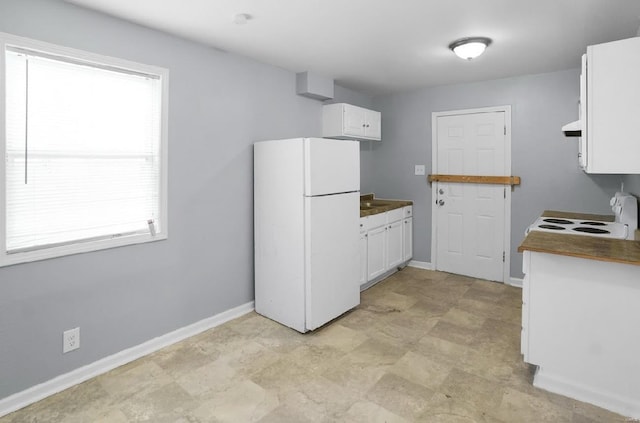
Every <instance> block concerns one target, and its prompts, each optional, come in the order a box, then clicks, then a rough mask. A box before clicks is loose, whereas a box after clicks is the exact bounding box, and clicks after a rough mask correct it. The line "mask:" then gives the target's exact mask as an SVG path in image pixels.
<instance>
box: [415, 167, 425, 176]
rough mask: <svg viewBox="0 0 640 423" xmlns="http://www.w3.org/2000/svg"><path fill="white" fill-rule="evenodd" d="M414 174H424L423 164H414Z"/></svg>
mask: <svg viewBox="0 0 640 423" xmlns="http://www.w3.org/2000/svg"><path fill="white" fill-rule="evenodd" d="M415 174H416V175H424V174H425V166H424V165H416V170H415Z"/></svg>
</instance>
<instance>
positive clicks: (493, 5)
mask: <svg viewBox="0 0 640 423" xmlns="http://www.w3.org/2000/svg"><path fill="white" fill-rule="evenodd" d="M66 1H68V2H70V3H75V4H78V5H81V6H85V7H87V8H91V9H95V10H98V11H101V12H104V13H108V14H111V15H114V16H118V17H121V18H123V19H127V20H131V21H133V22H136V23H139V24H141V25H145V26H148V27H152V28H157V29H159V30H162V31H166V32H170V33H173V34H176V35H179V36H181V37H184V38H188V39H191V40H194V41H197V42H200V43H204V44H207V45H210V46H213V47H216V48H219V49H221V50H225V51H229V52H233V53H237V54H241V55H244V56H248V57H252V58H254V59H256V60H259V61H261V62H264V63H269V64H272V65H275V66H279V67H281V68H284V69H288V70H291V71H294V72H302V71H312V72H316V73H318V74H321V75H324V76H327V77H330V78H334V79H335V80H336V82H337V83H338V84H340V85H342V86H345V87H350V88H353V89H356V90H360V91H363V92H366V93H370V94H383V93H390V92H397V91H405V90H411V89H416V88H419V87H426V86H434V85H446V84H453V83H460V82H469V81H480V80H488V79H496V78H503V77H509V76H515V75H523V74H535V73H542V72H550V71H556V70H561V69H569V68H576V67H579V66H580V56H581V54H582V53H583V52H584V51H585V49H586V46H587V45H590V44H597V43H601V42H607V41H613V40H618V39H623V38H629V37H632V36H635V35H636V34H637V33H638V27H639V25H640V0H529V1H523V0H482V1H479V0H161V1H158V0H135V1H131V0H66ZM238 13H246V14H248V15H250V16H251V19H250V20H249V21H248V22H247V23H246V24H245V25H237V24H235V23H234V20H233V18H234V16H235V15H236V14H238ZM466 36H485V37H490V38H492V39H493V44H492V45H491V46H490V47H489V48H488V49H487V51H486V53H485V54H484V55H483V56H481V57H479V58H478V59H475V60H473V61H471V62H466V61H463V60H461V59H459V58H457V57H456V56H455V55H454V54H453V53H452V52H451V51H450V50H448V48H447V46H448V45H449V43H450V42H451V41H453V40H455V39H457V38H461V37H466Z"/></svg>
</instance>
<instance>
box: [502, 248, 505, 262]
mask: <svg viewBox="0 0 640 423" xmlns="http://www.w3.org/2000/svg"><path fill="white" fill-rule="evenodd" d="M504 256H505V254H504V251H503V252H502V262H503V263H504Z"/></svg>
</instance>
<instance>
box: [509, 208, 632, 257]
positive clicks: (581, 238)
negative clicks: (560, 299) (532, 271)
mask: <svg viewBox="0 0 640 423" xmlns="http://www.w3.org/2000/svg"><path fill="white" fill-rule="evenodd" d="M542 216H544V217H557V218H566V219H585V220H602V221H611V220H610V218H611V216H602V215H593V214H584V213H570V212H555V211H549V210H546V211H545V212H544V213H543V214H542ZM603 217H604V218H607V220H605V219H602V218H603ZM523 251H535V252H539V253H548V254H559V255H563V256H571V257H579V258H585V259H590V260H600V261H611V262H616V263H624V264H633V265H637V266H640V241H630V240H625V239H611V238H599V237H594V236H585V235H565V234H562V235H560V234H556V233H550V232H540V231H531V232H529V234H527V236H526V237H525V239H524V241H522V244H520V246H519V247H518V252H523Z"/></svg>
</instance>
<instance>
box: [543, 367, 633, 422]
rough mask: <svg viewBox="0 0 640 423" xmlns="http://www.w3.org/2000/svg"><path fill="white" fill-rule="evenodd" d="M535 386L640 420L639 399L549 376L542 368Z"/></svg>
mask: <svg viewBox="0 0 640 423" xmlns="http://www.w3.org/2000/svg"><path fill="white" fill-rule="evenodd" d="M533 386H535V387H536V388H541V389H544V390H545V391H549V392H553V393H556V394H560V395H564V396H566V397H569V398H573V399H577V400H578V401H583V402H587V403H589V404H593V405H596V406H598V407H602V408H604V409H607V410H610V411H613V412H615V413H619V414H622V415H623V416H627V417H629V418H630V419H640V402H639V401H638V400H637V399H634V398H629V397H624V396H621V395H620V394H618V393H612V392H604V391H598V390H594V389H593V388H591V387H589V386H584V385H581V384H577V383H575V382H573V381H571V380H566V379H564V378H561V377H557V376H554V375H550V374H547V373H545V372H544V371H543V370H541V369H540V367H538V369H537V370H536V375H535V377H534V379H533ZM634 421H637V420H634Z"/></svg>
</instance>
